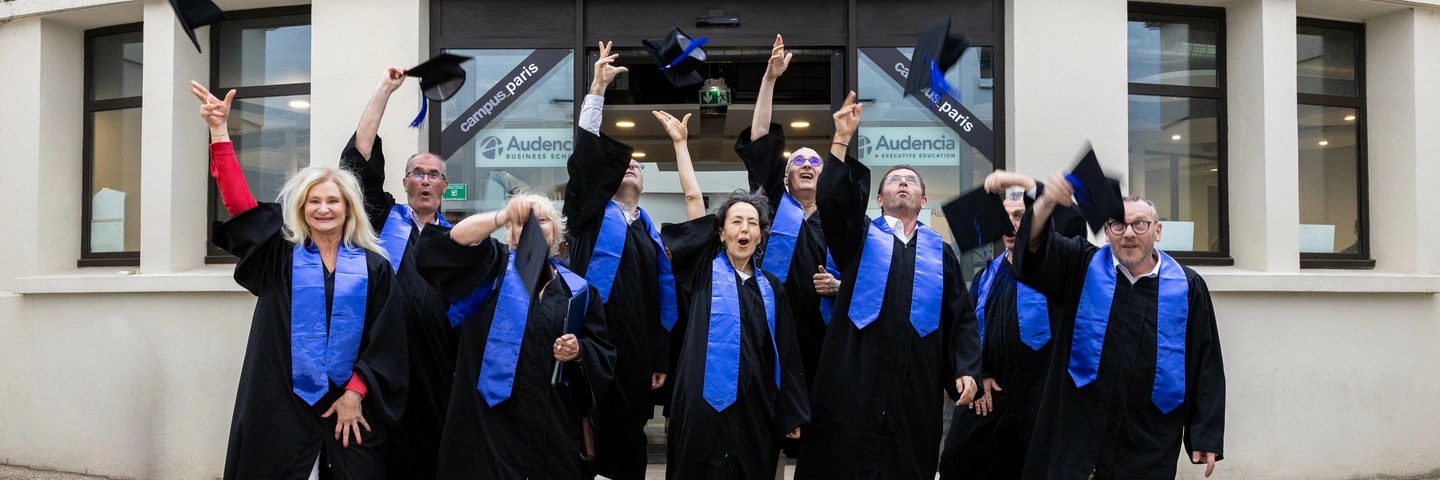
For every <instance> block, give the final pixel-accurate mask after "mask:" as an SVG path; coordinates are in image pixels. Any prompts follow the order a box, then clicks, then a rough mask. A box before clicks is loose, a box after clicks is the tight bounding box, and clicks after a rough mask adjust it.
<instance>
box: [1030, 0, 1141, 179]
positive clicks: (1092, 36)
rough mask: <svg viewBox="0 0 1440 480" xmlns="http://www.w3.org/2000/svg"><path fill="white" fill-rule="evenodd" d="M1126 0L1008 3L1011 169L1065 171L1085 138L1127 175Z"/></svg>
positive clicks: (1108, 164)
mask: <svg viewBox="0 0 1440 480" xmlns="http://www.w3.org/2000/svg"><path fill="white" fill-rule="evenodd" d="M1128 18H1129V13H1128V10H1127V8H1126V4H1125V2H1113V1H1066V2H1056V1H1050V0H1007V1H1006V2H1005V46H1006V54H1005V70H1006V71H1005V83H1006V85H1005V87H1006V89H1007V90H1006V92H1007V93H1006V95H1005V96H1006V99H1007V101H1008V103H1009V105H1005V106H1004V108H1006V113H1005V122H1006V129H1005V142H1006V146H1007V148H1006V151H1007V152H1009V156H1010V158H1011V159H1012V161H1011V162H1010V164H1011V165H1012V166H1013V167H1012V168H1014V169H1015V170H1017V171H1019V172H1022V173H1026V174H1030V175H1035V176H1037V177H1039V178H1041V179H1043V178H1045V177H1048V176H1049V175H1050V174H1051V173H1054V172H1056V171H1059V170H1062V169H1069V168H1070V167H1071V164H1072V163H1073V162H1074V161H1075V159H1076V154H1077V153H1079V152H1080V150H1081V149H1082V148H1083V147H1084V145H1085V143H1086V142H1092V143H1093V145H1094V147H1095V154H1096V156H1097V157H1098V158H1099V160H1100V164H1101V165H1102V166H1103V167H1104V168H1105V170H1106V172H1107V173H1108V174H1110V175H1111V176H1115V177H1121V178H1123V177H1126V176H1128V175H1127V173H1126V172H1128V171H1129V158H1128V156H1127V155H1128V154H1127V152H1128V148H1127V145H1128V142H1129V136H1128V133H1127V132H1128V128H1129V126H1128V123H1127V118H1128V110H1127V94H1128V93H1127V92H1128V88H1129V87H1128V85H1127V83H1126V82H1127V77H1126V48H1127V47H1126V33H1125V25H1126V22H1127V21H1128Z"/></svg>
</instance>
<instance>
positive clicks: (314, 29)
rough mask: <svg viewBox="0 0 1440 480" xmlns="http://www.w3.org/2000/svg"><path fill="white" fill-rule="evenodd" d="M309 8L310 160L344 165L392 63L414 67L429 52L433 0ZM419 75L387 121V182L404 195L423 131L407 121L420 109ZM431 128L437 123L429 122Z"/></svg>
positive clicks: (331, 2) (319, 0)
mask: <svg viewBox="0 0 1440 480" xmlns="http://www.w3.org/2000/svg"><path fill="white" fill-rule="evenodd" d="M310 9H311V39H312V41H311V47H310V48H311V63H310V82H311V83H310V92H311V95H310V104H311V116H310V118H311V120H310V121H311V125H310V152H311V153H310V164H311V165H339V164H340V150H341V149H342V148H343V147H344V146H345V141H346V140H348V139H349V138H350V135H351V134H352V133H354V132H355V126H356V125H358V124H359V123H360V114H361V113H362V112H363V111H364V110H365V105H366V104H367V103H369V101H370V97H371V96H372V95H373V94H374V93H375V87H376V86H377V85H379V83H380V77H381V74H383V73H384V71H385V68H386V67H392V66H394V67H400V68H410V67H413V66H415V65H417V64H419V63H420V62H422V61H424V60H425V59H426V58H429V51H428V49H429V42H428V38H429V35H430V29H429V24H430V11H429V2H427V1H421V0H404V1H400V0H315V1H314V2H312V3H311V5H310ZM419 82H420V80H419V79H418V78H412V79H409V80H407V81H406V82H405V86H404V87H401V88H400V89H399V90H396V91H395V94H394V95H392V96H391V97H390V104H389V107H388V108H387V109H386V111H385V118H384V120H383V121H382V122H381V124H380V137H381V138H383V139H384V141H385V144H384V147H385V155H386V159H387V160H388V163H387V164H386V175H385V178H386V180H385V185H386V189H387V190H389V191H390V192H393V193H395V196H396V198H398V199H400V201H401V202H402V203H403V202H404V198H405V195H404V193H403V191H404V190H403V189H402V188H401V187H400V178H401V176H402V175H403V172H404V170H405V159H406V158H408V157H409V156H410V155H411V154H414V153H416V152H418V151H419V150H420V145H421V143H422V140H421V139H422V135H423V134H424V130H417V129H412V128H409V127H408V125H409V124H410V120H412V119H414V118H415V115H416V114H418V113H419V112H420V111H419V109H420V89H419V87H418V85H419ZM427 128H434V126H430V125H428V122H427Z"/></svg>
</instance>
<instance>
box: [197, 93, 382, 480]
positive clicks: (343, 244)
mask: <svg viewBox="0 0 1440 480" xmlns="http://www.w3.org/2000/svg"><path fill="white" fill-rule="evenodd" d="M191 86H192V90H191V91H192V93H194V94H195V96H196V97H198V98H200V99H201V101H202V102H204V105H203V106H202V107H201V116H202V117H204V118H205V120H206V123H208V124H209V125H210V138H211V144H210V153H211V163H210V172H211V175H212V176H214V177H215V182H216V185H217V186H218V187H219V190H220V193H221V200H222V203H223V204H224V205H225V208H226V210H227V211H229V212H230V213H231V215H233V217H232V218H231V219H230V220H227V221H225V222H224V223H222V224H218V225H216V226H215V230H214V237H213V238H214V241H215V244H216V245H217V246H219V247H220V248H223V249H225V251H227V252H230V254H232V255H235V256H237V257H240V261H239V263H237V264H236V265H235V281H236V282H237V283H239V284H240V285H241V286H243V287H245V289H246V290H249V291H250V293H252V294H254V295H255V296H256V297H258V298H257V299H256V302H255V315H254V317H253V319H252V320H251V326H250V339H249V341H248V342H247V344H246V347H245V360H244V363H242V365H241V369H240V388H239V391H238V392H237V393H236V395H235V413H234V416H233V417H232V418H231V421H230V441H229V447H228V448H227V450H226V454H225V478H226V479H248V478H256V479H275V478H281V479H305V478H337V479H363V478H385V448H386V444H387V437H388V431H389V430H390V427H391V426H392V425H393V424H394V423H395V421H396V420H397V419H398V418H399V416H400V415H401V413H402V412H403V411H404V409H405V395H406V393H405V383H406V368H405V324H404V319H402V318H401V317H400V312H399V309H398V308H397V307H398V304H397V303H396V302H394V301H392V300H391V296H390V292H391V288H392V283H393V282H394V273H393V272H392V270H391V268H390V262H388V261H387V260H386V259H385V253H384V251H383V250H382V249H381V248H380V246H379V245H378V244H377V243H376V240H375V234H374V232H373V231H372V230H371V229H370V224H369V223H368V222H366V221H365V217H363V216H361V208H360V206H361V205H362V204H363V200H362V199H361V194H360V185H359V182H357V181H356V180H355V178H354V177H353V176H352V175H350V174H349V173H345V172H343V171H341V170H337V169H334V168H329V167H319V166H316V167H309V168H306V169H303V170H300V171H299V172H296V173H295V175H293V176H292V177H291V178H290V179H289V180H287V181H286V183H285V187H284V189H283V191H282V192H281V200H280V203H278V204H277V203H264V204H257V203H256V202H255V199H254V197H253V196H251V195H250V189H249V187H248V186H247V185H246V183H245V177H244V174H243V173H242V172H241V170H240V164H239V162H238V161H237V160H236V158H235V150H234V146H233V145H232V144H231V142H230V136H229V134H228V133H227V129H226V120H227V118H228V115H229V112H230V103H231V101H232V100H233V99H234V97H235V91H233V90H232V91H230V93H229V94H227V95H226V97H225V99H224V100H220V99H218V98H216V97H215V96H214V95H211V94H210V92H209V91H208V90H206V89H205V87H203V86H201V85H200V84H198V83H195V82H191Z"/></svg>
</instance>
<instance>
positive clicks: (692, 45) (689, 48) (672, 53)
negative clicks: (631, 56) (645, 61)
mask: <svg viewBox="0 0 1440 480" xmlns="http://www.w3.org/2000/svg"><path fill="white" fill-rule="evenodd" d="M709 42H710V39H709V38H699V39H691V38H690V36H688V35H685V32H681V31H680V29H679V28H676V29H674V30H671V31H670V33H669V34H667V35H665V37H664V38H657V39H654V40H641V41H640V43H641V44H644V45H645V51H646V52H649V53H650V58H652V59H654V60H655V64H656V65H659V66H660V73H661V74H662V75H665V78H666V79H667V80H670V84H671V85H673V86H675V87H676V88H683V87H693V86H696V85H699V84H701V83H702V82H704V78H701V77H700V74H699V73H697V72H696V71H695V69H696V68H699V67H700V64H701V63H704V62H705V49H704V48H700V47H701V46H703V45H705V44H706V43H709Z"/></svg>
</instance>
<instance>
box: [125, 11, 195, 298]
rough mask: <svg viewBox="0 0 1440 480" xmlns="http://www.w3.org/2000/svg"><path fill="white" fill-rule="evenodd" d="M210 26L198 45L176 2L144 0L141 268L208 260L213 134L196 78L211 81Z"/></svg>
mask: <svg viewBox="0 0 1440 480" xmlns="http://www.w3.org/2000/svg"><path fill="white" fill-rule="evenodd" d="M209 30H210V29H209V28H208V27H207V28H201V29H200V30H199V31H197V32H196V38H198V39H199V40H200V44H201V45H202V46H204V47H205V48H206V53H204V54H202V53H199V52H196V51H195V46H194V45H193V44H191V43H190V37H188V36H186V35H185V32H184V30H182V29H181V28H180V24H179V22H177V21H175V13H174V11H173V10H171V7H170V3H169V2H167V1H165V0H149V1H147V2H146V3H145V37H144V38H145V66H144V75H145V81H144V87H143V91H144V102H145V104H144V110H142V114H141V126H140V137H141V141H142V146H141V148H140V158H141V167H140V190H141V192H142V194H141V203H140V209H141V214H140V218H141V219H142V221H141V225H140V271H141V273H168V272H178V271H183V270H188V269H192V268H196V267H199V266H201V265H203V263H204V261H205V239H206V234H205V229H206V228H207V225H206V223H207V222H206V219H207V218H208V216H207V215H206V212H205V208H206V206H207V205H208V202H207V198H208V197H207V195H208V190H207V189H208V183H207V181H206V178H208V176H209V173H208V172H209V166H208V165H209V150H208V147H207V145H208V144H209V141H210V140H209V139H210V137H209V134H208V131H209V130H207V129H206V127H205V123H204V121H202V120H201V119H200V113H199V112H200V110H199V109H200V102H199V100H197V99H196V98H195V97H194V96H193V95H191V94H190V83H189V82H190V80H196V81H200V82H202V83H209V82H208V79H209V76H210V70H209V69H210V57H209V53H210V52H209Z"/></svg>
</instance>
